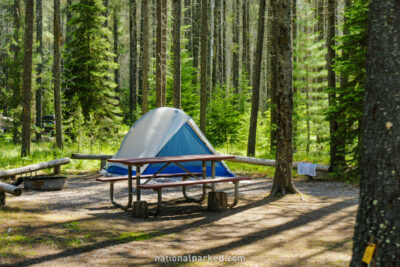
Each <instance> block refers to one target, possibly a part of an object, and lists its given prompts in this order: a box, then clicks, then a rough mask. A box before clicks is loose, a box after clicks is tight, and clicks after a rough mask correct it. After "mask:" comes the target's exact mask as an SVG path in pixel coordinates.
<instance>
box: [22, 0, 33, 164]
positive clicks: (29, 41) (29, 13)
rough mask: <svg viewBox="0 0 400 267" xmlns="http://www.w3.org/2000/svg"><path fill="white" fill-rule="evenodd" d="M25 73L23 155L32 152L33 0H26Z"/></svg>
mask: <svg viewBox="0 0 400 267" xmlns="http://www.w3.org/2000/svg"><path fill="white" fill-rule="evenodd" d="M25 3H26V6H25V41H24V75H23V93H22V98H23V100H22V146H21V157H26V156H28V155H30V153H31V99H32V96H31V92H32V49H33V0H26V1H25Z"/></svg>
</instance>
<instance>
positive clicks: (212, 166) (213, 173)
mask: <svg viewBox="0 0 400 267" xmlns="http://www.w3.org/2000/svg"><path fill="white" fill-rule="evenodd" d="M214 178H215V161H214V160H213V161H211V179H214ZM211 189H212V191H213V192H215V184H214V183H213V184H212V185H211Z"/></svg>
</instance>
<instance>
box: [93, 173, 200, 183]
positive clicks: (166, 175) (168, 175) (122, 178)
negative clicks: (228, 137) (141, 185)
mask: <svg viewBox="0 0 400 267" xmlns="http://www.w3.org/2000/svg"><path fill="white" fill-rule="evenodd" d="M193 174H194V175H197V176H201V172H199V173H197V172H196V173H193ZM153 176H154V175H153V174H145V175H143V174H142V175H141V176H140V179H149V178H151V177H153ZM188 176H191V175H190V174H189V173H187V172H182V173H159V174H157V175H155V176H154V178H173V177H188ZM132 178H133V179H136V177H132ZM127 180H128V176H110V177H99V178H96V181H99V182H103V183H106V182H109V183H113V182H119V181H127Z"/></svg>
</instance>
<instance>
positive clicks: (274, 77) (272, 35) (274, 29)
mask: <svg viewBox="0 0 400 267" xmlns="http://www.w3.org/2000/svg"><path fill="white" fill-rule="evenodd" d="M273 1H274V0H270V5H269V6H270V12H271V15H272V20H271V22H270V23H271V31H269V38H268V40H269V42H270V49H269V51H271V52H270V64H271V65H270V69H271V70H270V85H269V95H270V98H271V107H270V110H271V132H270V142H271V143H270V151H271V153H274V152H275V151H276V145H277V132H276V130H277V129H276V128H277V117H278V115H277V109H276V108H277V99H276V91H277V87H278V69H277V64H278V63H277V49H278V48H277V46H278V38H277V36H278V33H279V32H278V24H277V20H278V19H279V18H277V17H276V16H275V14H276V12H275V11H274V10H273V8H274V4H273Z"/></svg>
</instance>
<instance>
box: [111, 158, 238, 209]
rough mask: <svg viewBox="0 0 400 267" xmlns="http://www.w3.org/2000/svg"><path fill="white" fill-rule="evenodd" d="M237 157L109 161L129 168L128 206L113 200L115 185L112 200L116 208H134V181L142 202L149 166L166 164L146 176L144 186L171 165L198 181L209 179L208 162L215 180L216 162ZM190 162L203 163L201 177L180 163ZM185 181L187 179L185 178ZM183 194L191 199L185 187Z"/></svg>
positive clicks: (137, 195) (138, 196)
mask: <svg viewBox="0 0 400 267" xmlns="http://www.w3.org/2000/svg"><path fill="white" fill-rule="evenodd" d="M233 158H235V156H232V155H223V154H219V155H214V154H211V155H210V154H207V155H185V156H169V157H148V158H126V159H108V160H107V161H109V162H114V163H121V164H124V165H127V166H128V203H127V204H126V205H121V204H118V203H117V202H115V200H114V199H113V183H110V198H111V202H112V204H113V205H114V206H116V207H119V208H122V209H124V210H127V209H129V208H130V207H131V206H132V203H133V179H135V180H136V199H137V201H140V198H141V194H140V193H141V188H140V185H141V170H140V169H141V167H143V166H144V165H147V164H153V163H165V164H164V165H163V166H162V167H161V168H160V169H159V170H158V171H157V172H156V173H155V174H153V175H152V176H150V177H148V176H146V178H147V180H146V181H145V182H144V183H143V184H147V183H148V182H149V181H151V180H152V179H154V178H157V177H160V176H162V175H161V174H160V173H161V172H162V171H163V170H164V169H165V168H166V167H168V166H169V165H170V164H175V165H177V166H178V167H180V168H181V169H182V170H183V171H184V172H185V173H187V174H188V175H186V178H187V176H190V177H194V178H196V179H201V178H202V179H206V178H207V173H206V166H207V162H211V179H214V178H215V166H216V162H220V161H222V160H226V159H233ZM188 161H201V162H202V174H201V177H198V176H197V174H195V173H192V172H191V171H189V170H188V169H187V168H185V167H184V166H182V165H181V164H180V163H182V162H188ZM132 167H136V174H135V176H133V175H132ZM184 179H185V178H184ZM212 190H213V191H214V190H215V183H212ZM205 191H206V189H205V186H203V196H202V198H201V199H200V200H199V201H198V202H200V201H202V200H204V199H205V194H206V192H205ZM183 194H184V196H185V197H186V198H187V199H190V198H189V197H187V195H186V192H185V186H183Z"/></svg>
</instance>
